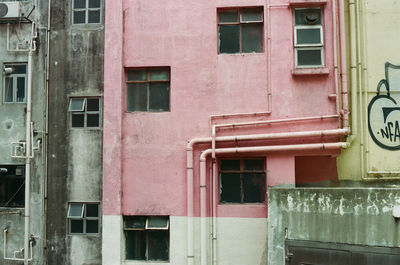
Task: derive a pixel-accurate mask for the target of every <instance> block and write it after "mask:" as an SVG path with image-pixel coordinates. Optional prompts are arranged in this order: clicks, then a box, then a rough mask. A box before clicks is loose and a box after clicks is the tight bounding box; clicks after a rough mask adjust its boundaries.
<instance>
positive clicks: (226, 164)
mask: <svg viewBox="0 0 400 265" xmlns="http://www.w3.org/2000/svg"><path fill="white" fill-rule="evenodd" d="M221 170H240V160H233V159H226V160H221Z"/></svg>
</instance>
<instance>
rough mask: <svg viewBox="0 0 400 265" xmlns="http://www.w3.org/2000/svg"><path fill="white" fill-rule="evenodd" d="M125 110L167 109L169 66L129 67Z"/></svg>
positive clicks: (154, 110) (151, 110) (150, 110)
mask: <svg viewBox="0 0 400 265" xmlns="http://www.w3.org/2000/svg"><path fill="white" fill-rule="evenodd" d="M126 79H127V85H126V94H127V95H126V108H127V111H147V112H157V111H169V84H170V70H169V68H148V69H129V70H128V71H127V75H126Z"/></svg>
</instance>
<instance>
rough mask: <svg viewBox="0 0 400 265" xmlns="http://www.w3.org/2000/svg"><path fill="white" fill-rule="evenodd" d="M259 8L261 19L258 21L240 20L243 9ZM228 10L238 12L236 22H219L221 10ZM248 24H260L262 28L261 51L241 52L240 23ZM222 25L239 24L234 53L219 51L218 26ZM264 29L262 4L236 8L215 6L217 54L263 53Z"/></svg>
mask: <svg viewBox="0 0 400 265" xmlns="http://www.w3.org/2000/svg"><path fill="white" fill-rule="evenodd" d="M251 9H254V10H257V9H258V10H259V11H260V12H261V20H260V21H242V13H241V11H243V10H251ZM229 11H236V12H237V14H238V19H237V21H236V22H220V19H219V15H220V13H221V12H229ZM249 24H261V28H262V31H261V32H262V36H261V40H262V41H261V46H262V47H261V51H259V52H243V51H242V25H249ZM221 25H222V26H224V25H239V51H238V52H234V53H227V52H221V46H220V45H221V41H220V37H219V35H220V26H221ZM264 36H265V29H264V7H263V6H253V7H236V8H217V41H218V54H253V53H256V54H259V53H264V47H265V40H264Z"/></svg>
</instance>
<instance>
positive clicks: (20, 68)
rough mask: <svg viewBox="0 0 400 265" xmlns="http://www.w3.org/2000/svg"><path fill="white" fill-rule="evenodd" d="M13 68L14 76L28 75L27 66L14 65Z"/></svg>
mask: <svg viewBox="0 0 400 265" xmlns="http://www.w3.org/2000/svg"><path fill="white" fill-rule="evenodd" d="M11 67H12V68H13V72H12V73H13V74H26V65H25V64H17V65H12V66H11Z"/></svg>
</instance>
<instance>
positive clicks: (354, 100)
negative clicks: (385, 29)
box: [341, 0, 358, 137]
mask: <svg viewBox="0 0 400 265" xmlns="http://www.w3.org/2000/svg"><path fill="white" fill-rule="evenodd" d="M342 12H344V11H343V10H342ZM349 14H350V53H351V54H350V71H351V135H352V136H353V137H355V136H356V133H357V126H358V122H357V43H356V18H355V2H354V0H350V1H349ZM344 37H345V36H344V34H341V38H344Z"/></svg>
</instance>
